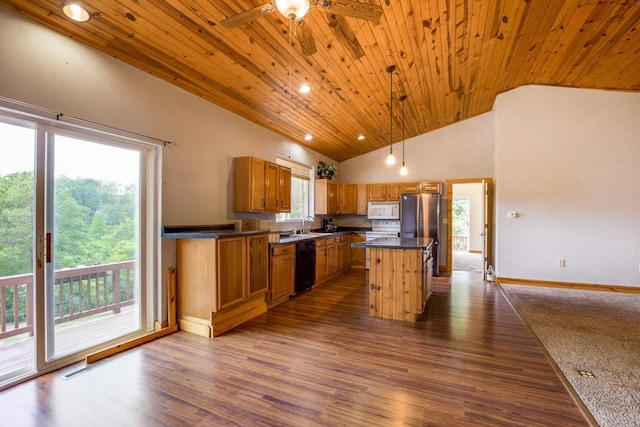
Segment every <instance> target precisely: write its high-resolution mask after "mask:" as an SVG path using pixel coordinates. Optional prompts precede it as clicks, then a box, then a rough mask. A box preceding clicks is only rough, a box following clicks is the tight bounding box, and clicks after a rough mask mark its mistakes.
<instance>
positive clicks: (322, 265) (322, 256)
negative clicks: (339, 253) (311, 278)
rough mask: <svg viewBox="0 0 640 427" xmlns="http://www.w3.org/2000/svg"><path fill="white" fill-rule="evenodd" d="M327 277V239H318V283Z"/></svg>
mask: <svg viewBox="0 0 640 427" xmlns="http://www.w3.org/2000/svg"><path fill="white" fill-rule="evenodd" d="M326 277H327V239H318V240H316V285H317V284H318V283H322V282H324V281H325V280H326Z"/></svg>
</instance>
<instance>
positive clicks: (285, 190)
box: [278, 166, 291, 212]
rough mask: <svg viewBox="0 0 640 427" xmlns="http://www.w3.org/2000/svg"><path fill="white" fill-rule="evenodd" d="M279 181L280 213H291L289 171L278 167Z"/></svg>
mask: <svg viewBox="0 0 640 427" xmlns="http://www.w3.org/2000/svg"><path fill="white" fill-rule="evenodd" d="M278 175H279V181H280V186H279V187H280V212H291V169H289V168H286V167H284V166H278Z"/></svg>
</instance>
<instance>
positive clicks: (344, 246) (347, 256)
mask: <svg viewBox="0 0 640 427" xmlns="http://www.w3.org/2000/svg"><path fill="white" fill-rule="evenodd" d="M350 245H351V235H346V236H342V237H340V270H344V269H346V268H349V266H350V265H351V248H350V247H349V246H350Z"/></svg>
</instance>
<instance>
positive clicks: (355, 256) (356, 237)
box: [351, 233, 365, 269]
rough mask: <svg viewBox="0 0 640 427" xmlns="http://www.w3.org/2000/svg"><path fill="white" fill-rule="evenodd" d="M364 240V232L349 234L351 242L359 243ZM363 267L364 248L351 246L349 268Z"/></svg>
mask: <svg viewBox="0 0 640 427" xmlns="http://www.w3.org/2000/svg"><path fill="white" fill-rule="evenodd" d="M364 241H365V235H364V233H355V234H353V235H352V236H351V242H352V243H359V242H364ZM364 267H365V249H364V248H351V268H361V269H364Z"/></svg>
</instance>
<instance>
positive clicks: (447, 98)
mask: <svg viewBox="0 0 640 427" xmlns="http://www.w3.org/2000/svg"><path fill="white" fill-rule="evenodd" d="M359 1H360V2H361V3H370V4H373V5H375V6H379V8H381V12H382V14H381V16H380V18H379V20H378V22H372V21H369V20H367V19H357V18H355V17H352V15H354V12H353V11H349V8H350V7H352V6H353V0H335V1H334V4H335V9H334V10H333V12H335V14H334V13H332V10H331V8H330V7H329V8H323V7H321V4H318V5H316V7H315V8H312V10H311V11H310V12H309V13H308V14H307V16H306V17H305V18H304V33H302V29H301V27H299V26H296V25H290V21H289V20H288V19H287V18H285V17H284V16H283V15H281V14H280V13H279V12H278V11H273V12H271V13H266V12H268V11H270V10H271V9H270V8H269V7H268V6H269V0H166V1H163V0H145V1H138V0H82V1H81V4H82V5H84V7H85V8H86V9H87V10H88V11H89V13H91V14H92V17H91V19H90V20H89V21H88V22H85V23H77V22H73V21H71V20H69V19H68V18H66V17H65V16H64V14H63V12H62V9H61V0H30V1H28V2H27V1H24V0H0V4H2V5H5V6H7V7H8V8H10V9H13V10H16V11H17V12H19V13H21V14H23V15H25V16H27V17H29V18H31V19H33V20H35V21H38V22H40V23H42V24H44V25H46V26H48V27H51V28H53V29H54V30H56V31H59V32H61V33H63V34H66V35H69V36H71V37H73V38H74V39H76V40H78V41H79V42H82V43H84V44H86V45H89V46H92V47H94V48H96V49H98V50H100V51H102V52H104V53H106V54H109V55H112V56H114V57H116V58H118V59H120V60H122V61H124V62H126V63H129V64H131V65H133V66H135V67H138V68H140V69H142V70H144V71H147V72H149V73H151V74H153V75H155V76H157V77H159V78H161V79H164V80H166V81H168V82H170V83H172V84H175V85H177V86H179V87H181V88H183V89H185V90H187V91H190V92H192V93H194V94H196V95H198V96H200V97H202V98H204V99H207V100H209V101H211V102H212V103H214V104H217V105H219V106H220V107H223V108H225V109H227V110H229V111H232V112H234V113H236V114H238V115H240V116H242V117H244V118H246V119H248V120H250V121H252V122H254V123H257V124H258V125H260V126H263V127H265V128H267V129H270V130H272V131H274V132H277V133H279V134H282V135H283V136H284V137H285V138H290V139H291V140H293V141H296V142H298V143H300V144H302V145H305V146H307V147H309V148H311V149H313V150H315V151H318V152H320V153H322V154H324V155H326V156H328V157H330V158H332V159H335V160H337V161H343V160H346V159H349V158H352V157H355V156H358V155H360V154H363V153H366V152H369V151H372V150H375V149H378V148H381V147H384V146H385V145H388V144H389V140H390V138H389V134H390V119H389V116H390V108H389V106H390V80H391V79H393V83H392V85H391V99H392V106H393V109H392V112H393V117H394V119H393V133H392V139H393V142H394V143H395V142H398V141H400V140H401V132H400V129H401V125H402V123H401V110H402V108H401V103H400V102H399V100H398V99H399V98H400V97H402V96H403V95H405V96H407V98H406V100H405V101H404V102H403V103H402V105H403V106H404V112H405V121H404V122H405V138H410V137H413V136H416V135H419V134H423V133H426V132H429V131H432V130H434V129H437V128H440V127H443V126H446V125H450V124H452V123H455V122H458V121H460V120H464V119H468V118H470V117H474V116H477V115H479V114H482V113H485V112H488V111H490V110H491V108H492V106H493V103H494V100H495V97H496V95H497V94H499V93H501V92H504V91H507V90H510V89H513V88H516V87H519V86H522V85H527V84H540V85H554V86H566V87H576V88H598V89H614V90H627V91H640V25H639V24H640V2H639V1H634V0H627V1H615V0H606V1H605V0H600V1H597V0H544V1H543V0H359ZM265 4H266V6H267V7H266V8H264V9H260V8H259V7H260V6H262V5H265ZM327 4H328V3H323V4H322V5H324V6H325V7H326V5H327ZM356 7H357V8H359V6H357V5H356ZM345 8H346V9H345ZM249 10H252V12H251V13H252V15H251V16H249V17H250V18H255V19H253V20H248V22H246V23H244V22H241V23H240V24H239V25H236V24H238V23H237V22H235V23H233V22H232V24H233V25H236V26H233V25H226V26H225V25H221V21H224V20H225V19H227V18H230V17H232V16H235V15H237V14H239V13H241V12H244V11H249ZM344 13H346V14H344ZM247 16H248V15H242V17H247ZM241 21H244V20H241ZM228 23H229V21H227V22H226V24H228ZM229 26H231V27H232V28H227V27H229ZM290 30H292V31H290ZM301 35H304V36H305V37H300V40H301V41H305V40H306V41H305V43H309V39H310V38H311V39H312V40H313V41H314V44H315V53H312V54H309V53H311V52H310V50H309V48H308V46H307V45H305V44H304V43H303V44H302V45H301V44H300V43H299V38H298V37H299V36H301ZM305 52H306V53H307V54H304V53H305ZM390 65H395V66H396V69H395V71H394V73H393V76H391V75H390V74H389V73H387V71H386V70H387V68H388V67H389V66H390ZM302 83H307V84H309V85H310V86H311V88H312V89H311V92H309V93H307V94H302V93H300V92H298V90H297V88H298V87H299V86H300V85H301V84H302ZM290 89H291V90H290ZM306 134H311V135H312V136H313V139H312V140H310V141H305V140H304V136H305V135H306ZM359 135H364V136H365V139H363V140H358V139H357V137H358V136H359Z"/></svg>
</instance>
